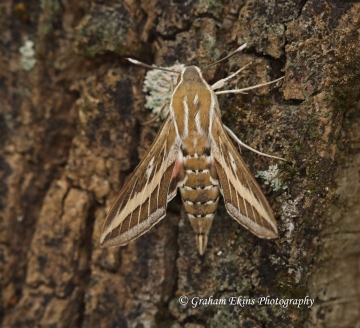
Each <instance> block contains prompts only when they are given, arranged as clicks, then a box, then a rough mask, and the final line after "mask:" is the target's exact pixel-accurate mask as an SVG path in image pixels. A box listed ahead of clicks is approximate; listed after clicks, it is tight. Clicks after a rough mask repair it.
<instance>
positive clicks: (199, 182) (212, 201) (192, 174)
mask: <svg viewBox="0 0 360 328" xmlns="http://www.w3.org/2000/svg"><path fill="white" fill-rule="evenodd" d="M182 152H183V170H184V173H185V175H186V178H185V182H184V184H183V185H181V186H180V192H181V197H182V200H183V203H184V206H185V211H186V213H187V214H188V217H189V220H190V223H191V226H192V228H193V230H194V232H195V234H196V244H197V247H198V249H199V253H200V255H202V254H204V252H205V249H206V245H207V241H208V234H209V232H210V228H211V225H212V221H213V218H214V215H215V212H216V209H217V206H218V202H219V196H220V190H219V185H218V178H217V173H216V170H215V166H214V162H213V160H212V159H211V153H210V144H209V142H208V140H207V139H206V138H204V137H203V136H201V135H199V134H197V133H191V134H190V136H189V137H188V138H186V139H185V140H184V141H183V144H182Z"/></svg>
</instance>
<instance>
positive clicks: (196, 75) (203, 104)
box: [170, 66, 217, 139]
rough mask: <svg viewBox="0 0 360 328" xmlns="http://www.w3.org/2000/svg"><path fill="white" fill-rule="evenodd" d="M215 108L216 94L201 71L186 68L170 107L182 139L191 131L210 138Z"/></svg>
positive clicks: (194, 68) (194, 67) (196, 68)
mask: <svg viewBox="0 0 360 328" xmlns="http://www.w3.org/2000/svg"><path fill="white" fill-rule="evenodd" d="M215 106H217V101H216V96H215V93H214V92H213V91H212V90H211V88H210V86H209V85H208V84H207V82H206V81H205V80H204V79H203V77H202V75H201V71H200V69H199V68H198V67H196V66H189V67H186V68H185V69H184V70H183V71H182V73H181V79H180V82H179V84H178V85H177V87H176V89H175V91H174V94H173V97H172V101H171V105H170V109H171V112H172V115H173V117H174V122H175V124H176V128H177V132H178V134H179V136H180V138H181V139H184V138H186V137H187V136H188V134H189V131H196V132H198V133H199V135H203V136H208V135H209V133H210V129H211V121H212V119H213V117H212V116H213V112H214V107H215Z"/></svg>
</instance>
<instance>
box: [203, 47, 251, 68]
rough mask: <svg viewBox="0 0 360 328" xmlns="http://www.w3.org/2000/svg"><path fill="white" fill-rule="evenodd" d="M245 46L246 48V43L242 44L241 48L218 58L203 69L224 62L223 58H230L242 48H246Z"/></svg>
mask: <svg viewBox="0 0 360 328" xmlns="http://www.w3.org/2000/svg"><path fill="white" fill-rule="evenodd" d="M245 48H246V43H244V44H243V45H242V46H240V47H239V48H237V49H236V50H235V51H233V52H232V53H230V54H229V55H227V56H226V57H224V58H221V59H219V60H217V61H216V62H215V63H212V64H210V65H208V66H206V67H205V68H204V69H203V70H205V69H208V68H209V67H211V66H214V65H216V64H218V63H220V62H222V61H223V60H225V59H228V58H230V57H232V56H234V55H235V54H237V53H238V52H240V51H241V50H243V49H245Z"/></svg>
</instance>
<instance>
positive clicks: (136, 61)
mask: <svg viewBox="0 0 360 328" xmlns="http://www.w3.org/2000/svg"><path fill="white" fill-rule="evenodd" d="M125 59H127V60H128V61H129V62H130V63H133V64H135V65H138V66H142V67H145V68H150V69H158V70H160V71H165V72H171V73H176V74H181V72H178V71H173V70H171V69H166V68H162V67H157V66H151V65H147V64H144V63H142V62H140V61H138V60H136V59H132V58H125Z"/></svg>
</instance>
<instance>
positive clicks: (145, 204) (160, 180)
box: [100, 115, 181, 246]
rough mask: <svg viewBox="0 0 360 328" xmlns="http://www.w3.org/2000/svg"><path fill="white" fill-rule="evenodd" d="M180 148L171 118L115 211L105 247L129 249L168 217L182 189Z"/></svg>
mask: <svg viewBox="0 0 360 328" xmlns="http://www.w3.org/2000/svg"><path fill="white" fill-rule="evenodd" d="M179 147H180V141H179V140H178V138H177V135H176V132H175V128H174V124H173V122H172V118H171V116H170V115H168V117H167V118H166V120H165V122H164V124H163V126H162V128H161V129H160V131H159V133H158V135H157V137H156V139H155V141H154V143H153V144H152V146H151V148H150V150H149V151H148V153H147V154H146V155H145V157H144V158H143V160H142V161H141V162H140V164H139V165H138V166H137V168H136V169H135V171H134V173H133V174H132V175H131V177H130V178H129V180H128V182H127V183H126V184H125V185H124V187H123V189H122V191H121V192H120V194H119V196H118V197H117V199H116V201H115V203H114V204H113V206H112V207H111V209H110V211H109V213H108V215H107V217H106V220H105V223H104V226H103V230H102V235H101V239H100V244H101V245H102V246H120V245H125V244H127V243H129V242H130V241H132V240H133V239H136V238H137V237H139V236H140V235H142V234H143V233H145V232H146V231H148V230H149V229H150V228H151V227H152V226H153V225H154V224H156V223H157V222H159V221H160V220H161V219H162V218H163V217H164V216H165V214H166V207H167V202H168V201H169V200H171V198H173V197H174V195H175V194H176V189H177V187H178V177H179V176H180V175H179V174H178V173H179V172H181V161H179ZM177 162H178V163H177ZM174 168H175V171H174Z"/></svg>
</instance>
